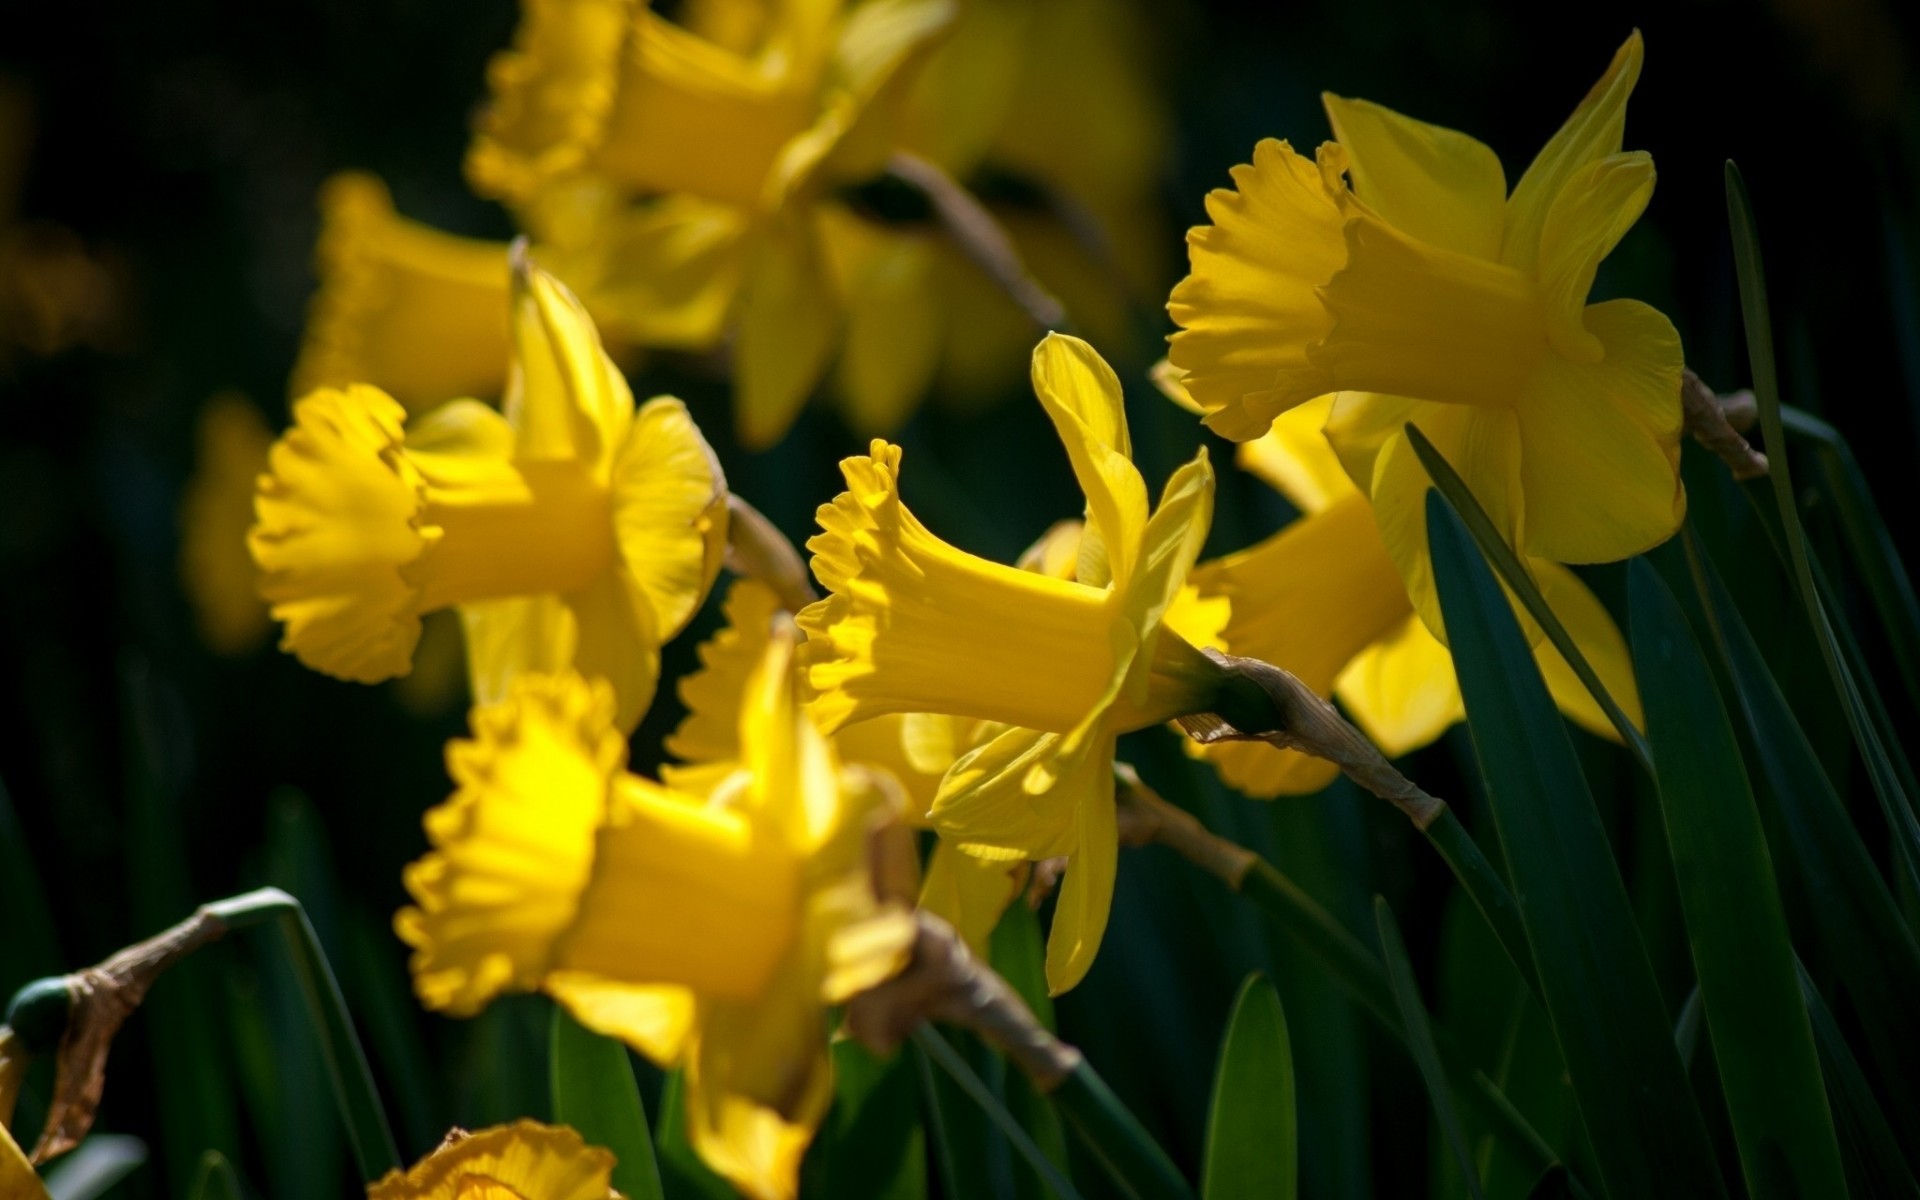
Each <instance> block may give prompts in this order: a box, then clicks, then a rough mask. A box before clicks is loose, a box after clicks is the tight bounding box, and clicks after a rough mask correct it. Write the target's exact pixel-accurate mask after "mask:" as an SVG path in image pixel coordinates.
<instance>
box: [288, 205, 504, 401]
mask: <svg viewBox="0 0 1920 1200" xmlns="http://www.w3.org/2000/svg"><path fill="white" fill-rule="evenodd" d="M314 273H315V275H317V276H318V277H319V280H320V290H319V291H318V292H316V293H315V294H314V297H313V300H312V303H311V305H310V306H309V309H308V313H307V328H306V333H305V335H304V336H303V337H302V339H301V343H300V357H299V360H298V361H297V362H295V364H294V368H293V376H292V379H291V380H290V381H289V390H290V391H291V392H292V393H293V394H294V395H295V396H304V395H306V394H307V393H308V392H310V391H312V390H314V389H315V388H320V387H338V388H344V387H346V386H348V385H349V384H354V383H370V384H373V385H374V386H375V387H378V388H381V389H383V390H384V391H386V392H387V393H388V394H389V395H391V396H393V397H394V398H395V399H396V400H399V401H400V402H401V403H402V404H404V405H406V406H407V407H408V408H409V409H410V410H413V411H416V412H418V411H421V410H424V409H426V408H430V407H431V406H433V405H435V404H439V403H440V402H441V401H443V400H449V399H452V398H453V397H456V396H488V397H492V396H497V395H498V394H499V393H500V389H501V387H502V386H503V384H504V383H505V382H506V377H507V346H508V341H507V284H508V271H507V247H506V246H505V245H504V244H503V243H500V242H486V241H476V240H474V239H471V238H461V237H454V236H452V235H450V234H445V233H442V232H440V231H439V230H437V229H431V228H429V227H427V226H425V225H422V224H419V223H418V222H415V221H409V220H407V219H406V218H404V217H402V216H400V215H399V214H398V213H396V212H394V210H393V198H392V197H391V196H389V195H388V193H387V188H386V185H385V184H383V183H381V182H380V180H379V179H377V178H375V177H374V176H372V175H367V174H364V173H361V172H357V171H356V172H346V173H343V174H339V175H335V176H333V177H332V178H331V179H329V180H328V181H327V182H326V183H325V184H324V185H323V186H322V187H321V189H320V242H319V245H318V247H317V248H316V249H315V251H314Z"/></svg>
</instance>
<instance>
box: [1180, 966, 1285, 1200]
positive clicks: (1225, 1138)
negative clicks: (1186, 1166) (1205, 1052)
mask: <svg viewBox="0 0 1920 1200" xmlns="http://www.w3.org/2000/svg"><path fill="white" fill-rule="evenodd" d="M1294 1104H1295V1101H1294V1079H1293V1045H1292V1043H1291V1042H1290V1041H1289V1040H1288V1038H1287V1014H1286V1012H1285V1011H1284V1010H1283V1009H1282V1008H1281V1007H1280V993H1279V992H1277V991H1275V990H1274V987H1273V984H1272V982H1271V981H1269V980H1268V979H1267V977H1266V976H1265V975H1262V974H1260V973H1259V972H1257V971H1256V972H1254V973H1253V974H1252V975H1249V976H1247V980H1246V982H1245V983H1243V984H1241V985H1240V995H1239V997H1238V998H1237V999H1235V1000H1234V1002H1233V1015H1232V1016H1231V1017H1230V1018H1228V1021H1227V1036H1226V1039H1225V1040H1224V1041H1222V1042H1221V1043H1220V1061H1219V1065H1218V1066H1216V1067H1215V1068H1214V1074H1213V1105H1212V1107H1211V1108H1210V1109H1209V1110H1208V1112H1207V1149H1206V1158H1205V1159H1204V1160H1203V1166H1202V1168H1201V1172H1200V1196H1201V1200H1294V1197H1296V1196H1298V1195H1299V1194H1300V1145H1299V1122H1298V1118H1297V1113H1296V1112H1295V1107H1294Z"/></svg>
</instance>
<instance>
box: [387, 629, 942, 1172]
mask: <svg viewBox="0 0 1920 1200" xmlns="http://www.w3.org/2000/svg"><path fill="white" fill-rule="evenodd" d="M747 693H748V699H747V702H746V703H745V704H744V705H743V706H742V707H741V714H740V727H739V734H738V737H739V744H740V757H739V762H738V765H737V767H736V769H734V770H733V771H732V772H730V773H728V774H727V775H725V776H724V777H722V778H717V779H713V780H711V784H712V787H711V790H710V791H709V792H707V793H706V794H705V795H696V794H692V793H688V792H682V791H679V790H676V789H673V788H671V787H666V786H662V785H660V784H657V783H653V782H651V781H648V780H645V779H642V778H640V777H638V776H636V775H632V774H630V773H628V772H627V771H625V770H624V769H623V764H624V761H625V757H626V743H625V740H624V739H623V738H622V737H621V736H620V734H619V733H618V731H617V730H616V729H615V727H614V725H613V721H612V716H613V696H612V693H611V692H610V691H609V690H608V689H607V687H606V686H605V684H604V683H600V682H595V683H592V684H588V683H585V682H583V681H581V680H580V679H579V678H578V677H577V676H573V675H564V676H547V675H527V676H522V677H521V678H519V679H518V680H516V681H515V682H514V684H513V686H512V689H511V690H510V692H509V694H508V697H507V699H506V701H505V702H503V703H501V704H498V705H494V706H490V707H484V708H481V709H478V710H476V712H475V714H474V732H475V738H474V740H473V741H470V742H460V743H455V744H454V745H453V746H452V747H451V748H450V750H449V753H448V763H449V767H450V769H451V771H452V773H453V776H454V778H455V780H456V782H457V783H458V785H459V790H458V791H457V792H456V793H455V794H454V796H453V798H452V799H451V800H449V801H448V802H447V803H446V804H444V805H442V806H441V807H440V808H437V809H435V810H433V811H432V812H430V813H429V814H428V816H427V822H426V824H427V832H428V837H429V839H430V840H431V841H432V843H433V846H434V849H433V851H432V853H430V854H429V855H428V856H427V857H426V858H424V859H422V860H420V861H419V862H417V863H415V864H414V865H413V866H412V867H410V868H409V869H408V871H407V874H406V884H407V888H408V890H409V891H410V892H411V893H412V895H413V898H414V901H415V903H416V905H417V907H415V908H410V909H407V910H405V911H403V912H402V913H401V914H400V915H399V917H398V918H397V921H396V927H397V929H398V930H399V933H400V936H401V937H402V938H403V939H404V940H405V941H406V942H407V943H408V944H409V945H411V946H413V947H414V955H413V974H414V983H415V988H416V990H417V992H418V993H419V995H420V997H421V999H422V1000H423V1001H424V1002H425V1003H426V1005H427V1006H428V1007H429V1008H433V1009H438V1010H443V1011H447V1012H451V1013H454V1014H456V1015H468V1014H471V1013H473V1012H475V1011H477V1010H478V1009H479V1008H480V1007H481V1006H483V1005H484V1004H486V1003H487V1002H488V1001H489V1000H490V999H492V998H493V997H494V996H495V995H498V994H500V993H501V992H505V991H512V990H531V989H535V988H538V989H541V990H544V991H546V992H547V993H548V994H550V995H552V996H553V997H554V998H555V999H556V1000H558V1001H559V1002H560V1003H561V1004H563V1005H565V1006H566V1007H567V1009H568V1010H569V1011H570V1012H571V1013H572V1014H573V1015H574V1016H575V1017H576V1018H577V1019H579V1020H580V1022H581V1023H582V1024H584V1025H586V1026H588V1027H589V1028H592V1029H595V1030H597V1031H599V1032H601V1033H605V1034H609V1035H612V1036H617V1037H620V1038H622V1039H624V1040H625V1041H627V1042H628V1044H630V1045H632V1046H633V1047H634V1048H635V1049H637V1050H639V1051H640V1052H642V1053H644V1054H646V1055H647V1056H648V1057H650V1058H652V1059H653V1060H654V1061H655V1062H658V1063H660V1064H661V1065H663V1066H674V1065H681V1066H683V1067H684V1069H685V1072H686V1074H685V1078H686V1089H687V1090H686V1104H687V1131H688V1136H689V1138H690V1139H691V1141H692V1144H693V1146H694V1149H695V1150H697V1151H698V1152H699V1154H700V1156H701V1157H702V1158H703V1159H704V1160H705V1161H706V1162H707V1163H708V1165H710V1166H711V1167H713V1168H714V1169H715V1170H716V1171H718V1172H720V1173H721V1174H722V1175H724V1176H725V1177H726V1178H727V1179H728V1180H729V1181H731V1182H732V1183H733V1184H734V1185H735V1186H736V1187H738V1188H740V1189H741V1190H742V1191H744V1192H746V1193H747V1194H749V1195H751V1196H754V1197H760V1198H765V1200H790V1198H791V1197H792V1196H793V1195H794V1193H795V1189H796V1186H797V1174H798V1170H799V1164H800V1158H801V1155H802V1154H803V1153H804V1151H805V1149H806V1146H807V1143H808V1141H809V1140H810V1139H811V1137H812V1135H813V1131H814V1130H815V1129H816V1128H817V1127H818V1125H819V1123H820V1120H821V1118H822V1117H823V1116H824V1115H825V1113H826V1110H827V1107H828V1104H829V1103H830V1102H831V1100H832V1095H833V1081H832V1059H831V1057H830V1056H829V1054H828V1047H827V1027H826V1013H825V1007H826V1006H827V1005H830V1004H837V1003H840V1002H843V1001H845V1000H847V999H848V998H850V997H851V996H853V995H855V994H857V993H859V992H862V991H864V990H866V989H867V988H870V987H872V986H874V985H876V984H878V983H880V982H882V981H883V980H885V979H887V978H889V977H891V976H892V975H893V974H894V973H895V972H897V971H898V970H899V969H900V968H901V967H903V966H904V965H905V964H906V962H907V959H908V956H909V954H910V951H911V946H912V942H913V938H914V928H915V927H914V923H913V919H912V916H911V914H910V913H909V912H907V910H906V909H905V908H904V907H903V906H901V905H898V904H893V903H889V902H886V901H883V900H882V899H881V898H880V897H878V896H877V895H876V894H875V885H874V879H873V877H872V875H871V873H870V870H869V848H868V840H869V838H870V836H871V834H872V826H873V824H874V821H875V820H876V819H879V818H882V817H883V816H884V815H886V808H887V793H886V792H885V791H884V790H883V789H880V788H876V787H870V786H862V783H861V781H860V780H859V779H857V778H855V777H852V776H846V777H843V775H842V773H841V771H840V767H839V763H838V762H837V760H836V756H835V755H834V752H833V749H832V747H831V746H830V745H829V744H828V742H827V741H826V739H825V737H824V736H822V735H821V733H820V732H819V730H818V729H817V728H816V727H815V726H814V724H813V722H812V720H811V719H810V718H809V717H808V716H807V714H806V712H805V710H804V709H803V708H802V707H801V705H800V703H799V699H798V696H797V694H796V689H795V676H794V672H793V667H792V635H791V634H790V633H783V634H780V635H777V636H775V637H773V638H772V639H771V640H770V644H769V646H768V649H767V653H766V654H765V655H764V656H763V658H762V660H761V662H760V664H759V668H758V670H757V672H756V673H755V675H754V677H753V679H752V680H751V681H750V682H749V684H748V688H747Z"/></svg>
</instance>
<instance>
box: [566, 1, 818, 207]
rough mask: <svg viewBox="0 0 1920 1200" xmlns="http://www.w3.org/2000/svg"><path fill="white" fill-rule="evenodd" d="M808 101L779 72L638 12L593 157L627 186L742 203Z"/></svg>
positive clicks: (802, 119) (809, 108)
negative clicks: (612, 104)
mask: <svg viewBox="0 0 1920 1200" xmlns="http://www.w3.org/2000/svg"><path fill="white" fill-rule="evenodd" d="M813 109H814V105H813V100H812V97H811V96H809V95H808V94H807V92H806V91H805V90H804V85H803V86H802V87H795V86H793V83H792V82H791V81H789V80H788V79H787V78H785V77H784V75H783V73H782V72H780V71H778V70H775V69H763V67H762V66H761V65H760V64H756V63H754V62H750V61H748V60H747V59H745V58H742V57H741V56H740V55H738V54H734V53H732V52H730V51H728V50H726V49H723V48H722V47H720V46H716V45H714V44H713V43H712V42H709V41H706V40H705V39H703V38H701V37H699V36H697V35H695V34H693V33H691V32H689V31H687V30H685V29H682V28H681V27H679V26H678V25H675V24H673V23H672V22H670V21H668V20H667V19H666V18H664V17H662V16H660V15H659V14H657V13H653V12H646V13H642V14H641V15H640V16H639V18H638V19H637V21H636V23H635V25H634V29H633V34H632V44H631V48H630V50H629V52H628V59H627V69H626V71H625V72H624V73H623V75H622V77H621V81H620V90H619V95H618V96H617V98H616V99H615V101H614V107H613V111H612V113H611V114H610V115H609V117H608V120H607V128H606V136H605V138H604V139H603V141H602V142H601V144H600V145H599V147H598V150H597V152H596V153H595V155H594V159H593V161H594V165H595V167H596V168H597V169H598V170H600V171H603V172H605V173H606V174H608V175H609V176H611V177H613V178H615V179H617V180H619V181H620V182H621V183H622V184H624V185H626V186H627V187H629V188H631V189H633V190H635V191H639V192H687V193H691V194H693V195H696V196H701V197H704V198H706V199H709V200H718V201H722V202H724V203H728V204H736V205H751V204H753V203H755V202H756V201H757V200H758V199H759V196H760V193H761V190H762V188H763V186H764V184H765V181H766V177H767V172H768V171H769V170H770V169H771V168H772V166H773V162H774V159H775V158H776V157H777V156H778V155H779V153H780V150H781V148H782V147H783V146H784V145H785V144H786V143H787V141H788V140H789V139H790V138H792V137H794V136H795V135H796V134H798V133H800V132H801V131H802V130H803V129H805V128H806V127H807V124H808V123H809V121H810V120H811V119H812V116H813Z"/></svg>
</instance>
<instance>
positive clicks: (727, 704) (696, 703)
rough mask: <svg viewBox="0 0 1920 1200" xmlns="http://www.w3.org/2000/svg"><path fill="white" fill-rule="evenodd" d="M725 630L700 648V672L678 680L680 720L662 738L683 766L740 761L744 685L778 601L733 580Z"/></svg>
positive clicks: (753, 584) (751, 583) (757, 586)
mask: <svg viewBox="0 0 1920 1200" xmlns="http://www.w3.org/2000/svg"><path fill="white" fill-rule="evenodd" d="M723 611H724V613H725V615H726V625H725V627H724V628H722V629H721V630H720V632H718V633H716V634H714V635H713V636H712V637H711V638H709V639H707V640H706V641H704V642H702V643H700V649H699V656H700V669H699V670H698V671H695V672H694V673H692V674H690V675H683V676H681V677H680V682H679V684H678V685H677V686H678V689H679V693H680V702H681V703H682V704H684V705H686V708H687V715H686V719H685V720H683V721H681V722H680V726H679V728H677V729H675V730H674V731H673V733H672V734H671V735H670V736H669V737H668V738H667V742H666V748H667V752H668V753H669V754H672V755H673V756H674V757H676V758H678V759H680V760H681V761H682V762H688V763H727V762H733V761H735V760H737V759H739V757H740V707H741V705H742V704H743V703H744V701H745V699H746V691H747V680H748V678H749V677H750V676H751V675H752V673H753V672H754V670H755V669H756V668H758V667H759V665H760V659H761V657H762V656H763V655H764V654H765V653H766V647H767V638H768V637H769V636H770V635H771V633H772V631H773V617H774V614H775V613H777V612H779V611H780V599H779V597H777V596H775V595H774V594H773V590H772V589H771V588H769V587H767V586H766V585H765V584H763V583H760V582H758V581H757V580H753V579H736V580H734V581H733V586H732V587H730V588H729V589H728V590H727V599H726V604H725V606H724V609H723Z"/></svg>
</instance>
